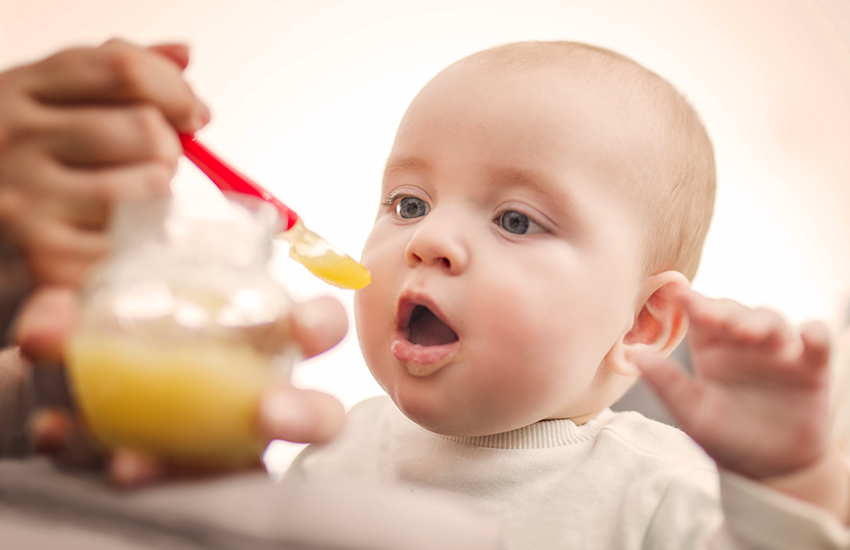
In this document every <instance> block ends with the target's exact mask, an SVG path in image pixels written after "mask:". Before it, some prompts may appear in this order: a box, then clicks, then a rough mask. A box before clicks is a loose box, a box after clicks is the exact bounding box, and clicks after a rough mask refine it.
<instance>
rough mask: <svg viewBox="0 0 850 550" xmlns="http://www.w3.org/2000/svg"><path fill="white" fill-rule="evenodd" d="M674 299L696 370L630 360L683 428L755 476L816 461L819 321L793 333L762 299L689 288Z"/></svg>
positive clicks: (825, 395)
mask: <svg viewBox="0 0 850 550" xmlns="http://www.w3.org/2000/svg"><path fill="white" fill-rule="evenodd" d="M677 299H678V300H679V302H680V304H681V305H682V306H683V307H684V309H685V311H686V312H687V315H688V318H689V322H690V329H689V333H688V341H689V344H690V349H691V358H692V363H693V366H694V370H695V377H693V378H691V377H688V376H687V375H686V374H685V373H684V372H683V371H682V370H680V369H678V368H676V366H675V365H674V364H672V363H671V362H670V361H667V360H663V359H658V358H650V357H647V358H643V359H642V360H641V361H639V366H640V368H641V370H642V371H643V373H644V375H645V378H646V380H647V382H649V384H650V385H651V386H652V387H653V388H654V389H655V391H656V392H657V393H658V394H659V396H660V397H661V399H662V401H664V403H665V404H666V405H667V407H668V409H669V410H670V412H671V414H672V415H673V416H674V418H675V419H676V420H677V422H678V423H679V424H680V425H681V427H682V429H684V430H685V431H686V432H687V433H688V434H689V435H690V436H691V437H692V438H693V439H694V440H696V442H697V443H699V444H700V445H701V446H702V447H703V448H704V449H705V450H706V451H707V452H708V454H709V455H711V456H712V458H714V460H715V461H716V462H717V464H718V466H720V467H721V468H725V469H727V470H730V471H733V472H737V473H739V474H742V475H744V476H747V477H750V478H753V479H756V480H763V479H766V478H774V477H777V476H786V475H789V474H794V473H795V472H801V471H804V470H805V469H806V468H809V467H812V466H814V465H816V464H818V463H819V462H820V461H822V460H823V459H824V457H825V456H827V454H828V453H830V452H831V449H832V445H831V444H832V440H831V431H830V429H829V388H828V374H829V373H828V359H829V335H828V331H827V329H826V327H825V326H824V325H822V324H820V323H810V324H806V325H804V326H802V327H801V328H800V330H799V333H797V332H795V331H794V330H793V329H792V327H791V326H790V325H789V324H788V323H787V322H786V321H785V320H784V319H783V318H782V317H780V316H779V315H778V314H777V313H774V312H772V311H769V310H766V309H749V308H747V307H745V306H743V305H741V304H738V303H736V302H733V301H731V300H713V299H709V298H706V297H704V296H701V295H699V294H697V293H695V292H692V291H682V292H681V293H680V295H679V296H678V297H677Z"/></svg>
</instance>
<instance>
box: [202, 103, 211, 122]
mask: <svg viewBox="0 0 850 550" xmlns="http://www.w3.org/2000/svg"><path fill="white" fill-rule="evenodd" d="M200 118H201V126H202V127H203V126H206V125H207V123H209V121H210V120H212V113H211V112H210V108H209V107H207V106H206V104H204V103H201V113H200Z"/></svg>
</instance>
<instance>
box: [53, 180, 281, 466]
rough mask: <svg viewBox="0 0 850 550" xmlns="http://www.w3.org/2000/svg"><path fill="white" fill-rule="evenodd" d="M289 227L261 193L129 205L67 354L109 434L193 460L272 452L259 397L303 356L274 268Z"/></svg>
mask: <svg viewBox="0 0 850 550" xmlns="http://www.w3.org/2000/svg"><path fill="white" fill-rule="evenodd" d="M216 198H220V197H216ZM278 230H279V221H278V216H277V213H276V211H275V209H274V208H273V207H272V206H271V205H269V204H267V203H265V202H263V201H260V200H258V199H253V198H251V197H244V196H229V197H228V199H226V200H225V199H222V200H218V201H215V200H214V199H212V198H211V199H209V202H206V203H203V202H202V203H201V204H198V203H197V202H194V201H193V202H192V204H181V203H180V202H179V201H177V200H176V199H171V198H168V199H155V200H147V201H142V202H138V201H137V202H128V203H125V204H121V205H119V206H118V208H117V210H116V212H115V214H114V219H113V225H112V254H111V256H110V258H109V259H108V260H107V261H106V262H105V263H104V264H103V265H102V266H101V268H100V269H99V270H98V272H97V273H95V274H94V275H93V277H92V278H91V280H90V281H89V283H88V284H87V286H86V287H85V289H84V292H83V308H82V315H81V323H80V325H79V328H78V330H77V331H76V332H75V334H74V335H73V336H72V338H71V339H70V340H69V345H68V349H67V353H66V357H67V362H68V368H69V373H70V378H71V388H72V391H73V394H74V399H75V402H76V404H77V407H78V409H79V411H80V414H81V416H82V418H83V420H84V422H85V423H86V425H87V426H88V428H89V429H90V431H91V432H92V434H93V435H94V437H95V439H96V440H97V441H99V442H100V443H101V444H103V445H104V446H105V447H107V448H116V447H119V446H120V447H129V448H132V449H135V450H137V451H140V452H144V453H149V454H152V455H156V456H158V457H161V458H164V459H166V460H171V461H177V462H182V463H204V464H216V465H237V464H244V463H249V462H255V461H258V460H259V457H260V455H261V453H262V450H263V442H262V440H261V438H260V437H259V435H258V433H257V432H256V425H257V423H256V408H257V402H258V396H259V394H260V392H261V391H262V390H263V389H264V388H266V387H268V386H269V385H270V384H271V383H272V382H273V381H274V380H275V379H276V378H281V377H283V378H287V377H288V376H289V371H290V368H291V365H292V362H293V358H294V348H293V346H292V345H291V341H290V337H289V324H288V314H289V311H290V307H291V302H290V300H289V298H288V296H287V295H286V293H285V292H284V291H283V289H282V288H281V287H280V286H279V285H278V284H277V283H276V282H275V281H274V280H273V278H272V277H271V275H270V273H269V271H268V262H269V259H270V255H271V251H272V236H273V235H275V234H276V233H277V231H278Z"/></svg>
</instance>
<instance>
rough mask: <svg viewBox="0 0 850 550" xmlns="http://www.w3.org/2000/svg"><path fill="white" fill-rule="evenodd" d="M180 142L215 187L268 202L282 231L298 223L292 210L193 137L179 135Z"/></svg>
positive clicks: (189, 157) (184, 151)
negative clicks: (276, 216)
mask: <svg viewBox="0 0 850 550" xmlns="http://www.w3.org/2000/svg"><path fill="white" fill-rule="evenodd" d="M180 142H181V143H182V144H183V153H184V154H185V155H186V157H187V158H188V159H189V160H191V161H192V162H193V163H194V164H195V166H197V167H198V168H200V169H201V171H202V172H203V173H204V174H206V175H207V176H209V178H210V179H211V180H212V181H213V183H214V184H215V185H216V187H218V188H219V189H221V190H222V191H235V192H237V193H244V194H246V195H253V196H255V197H259V198H261V199H263V200H264V201H267V202H270V203H271V204H273V205H274V206H275V208H277V210H278V212H279V213H280V217H281V219H282V220H283V221H284V231H288V230H290V229H291V228H292V226H293V225H295V222H297V221H298V214H296V213H295V212H294V211H293V210H292V209H290V208H289V207H288V206H286V205H285V204H283V203H282V202H280V200H278V199H277V197H275V196H274V195H272V194H271V193H269V192H268V191H266V190H265V189H263V188H262V187H261V186H260V185H259V184H258V183H255V182H253V181H251V180H250V179H248V178H247V177H245V176H243V175H242V174H240V173H239V172H237V171H236V170H235V169H234V168H233V167H232V166H230V165H229V164H227V163H226V162H224V161H223V160H221V158H219V157H218V155H216V154H215V153H213V152H212V151H210V150H209V149H208V148H207V147H206V146H205V145H203V144H202V143H201V142H200V141H198V140H197V139H195V137H194V136H190V135H188V134H180Z"/></svg>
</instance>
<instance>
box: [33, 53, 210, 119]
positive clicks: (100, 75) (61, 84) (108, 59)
mask: <svg viewBox="0 0 850 550" xmlns="http://www.w3.org/2000/svg"><path fill="white" fill-rule="evenodd" d="M31 71H32V78H31V84H30V91H31V93H32V94H33V96H34V97H35V98H36V99H38V100H39V101H42V102H45V103H50V104H81V103H82V104H96V103H110V104H115V103H119V104H121V103H140V102H141V103H149V104H152V105H154V106H156V107H157V108H159V109H161V110H162V112H163V113H164V114H165V116H166V118H167V119H168V120H169V122H171V124H172V125H174V127H175V128H176V129H177V130H178V131H180V132H184V133H193V132H195V131H197V130H198V129H200V128H201V127H203V126H204V125H205V124H206V123H207V122H208V121H209V111H208V109H207V108H206V106H205V105H204V104H203V103H202V102H201V101H200V100H199V99H198V98H197V96H196V95H195V94H194V92H193V91H192V89H191V87H190V86H189V84H188V83H187V82H186V81H185V80H184V79H183V76H182V67H181V66H180V64H179V63H177V62H176V61H175V60H174V59H173V58H172V56H168V55H163V53H162V52H161V51H159V50H157V49H148V48H142V47H139V46H136V45H134V44H131V43H129V42H126V41H123V40H118V39H113V40H110V41H108V42H106V43H104V44H103V45H102V46H100V47H97V48H75V49H69V50H65V51H62V52H59V53H57V54H55V55H53V56H51V57H49V58H47V59H45V60H44V61H42V62H40V63H37V64H35V65H33V66H32V67H31Z"/></svg>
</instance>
